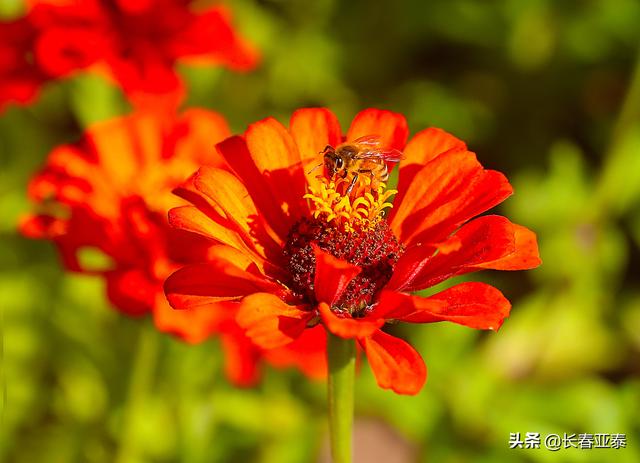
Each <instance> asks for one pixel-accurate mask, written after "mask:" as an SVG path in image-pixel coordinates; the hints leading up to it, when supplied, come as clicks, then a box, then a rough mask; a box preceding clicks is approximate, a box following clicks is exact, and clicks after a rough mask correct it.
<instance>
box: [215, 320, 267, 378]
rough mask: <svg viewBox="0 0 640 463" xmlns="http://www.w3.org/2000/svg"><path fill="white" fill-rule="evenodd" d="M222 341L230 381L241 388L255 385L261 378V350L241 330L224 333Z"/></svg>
mask: <svg viewBox="0 0 640 463" xmlns="http://www.w3.org/2000/svg"><path fill="white" fill-rule="evenodd" d="M220 340H221V341H222V351H223V353H224V372H225V374H226V375H227V378H229V381H231V382H232V383H233V384H235V385H236V386H240V387H247V386H252V385H254V384H255V383H256V382H257V381H258V379H259V377H260V370H259V368H258V364H259V360H260V352H261V351H260V349H259V348H258V347H256V345H255V344H253V342H251V340H250V339H249V338H247V337H246V336H245V335H244V334H243V333H242V332H241V331H240V329H238V330H233V331H227V332H225V333H223V334H222V336H221V337H220Z"/></svg>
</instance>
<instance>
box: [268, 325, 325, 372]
mask: <svg viewBox="0 0 640 463" xmlns="http://www.w3.org/2000/svg"><path fill="white" fill-rule="evenodd" d="M263 355H264V357H265V359H266V361H267V362H269V363H270V364H271V365H274V366H276V367H288V366H295V367H297V368H299V369H300V370H301V371H302V372H303V373H304V374H305V375H307V376H308V377H310V378H312V379H324V378H326V377H327V332H326V331H325V329H324V327H323V326H322V325H316V326H314V327H313V328H309V329H306V330H304V331H303V332H302V334H301V335H300V337H299V338H298V339H296V340H295V341H293V342H292V343H291V344H287V345H286V346H283V347H279V348H277V349H269V350H266V351H264V352H263Z"/></svg>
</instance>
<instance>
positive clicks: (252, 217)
mask: <svg viewBox="0 0 640 463" xmlns="http://www.w3.org/2000/svg"><path fill="white" fill-rule="evenodd" d="M194 183H195V186H196V188H197V189H198V191H200V192H201V193H202V194H204V195H205V196H207V197H208V198H210V199H211V201H213V202H214V203H215V204H217V206H218V207H219V208H220V209H222V211H223V213H224V215H225V217H226V219H227V220H229V222H231V223H233V224H234V225H235V227H234V228H235V230H236V231H237V232H238V233H240V235H241V236H242V238H243V241H244V242H245V243H246V244H247V245H248V246H249V247H250V248H251V249H254V250H255V251H256V252H258V254H260V255H261V256H263V257H266V258H271V259H278V258H279V257H280V256H281V248H282V243H281V242H279V241H277V240H278V238H277V236H275V234H274V233H273V232H272V231H271V230H270V229H269V227H268V225H267V224H266V222H265V221H264V219H263V218H262V217H261V215H260V213H259V211H258V209H257V208H256V205H255V204H254V202H253V201H252V199H251V197H250V196H249V192H248V191H247V189H246V188H245V186H244V185H243V184H242V182H241V181H240V180H239V179H238V178H237V177H236V176H235V175H233V174H232V173H230V172H228V171H226V170H223V169H217V168H215V167H201V168H200V170H199V171H198V173H197V175H196V177H195V179H194Z"/></svg>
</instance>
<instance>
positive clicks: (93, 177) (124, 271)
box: [21, 109, 324, 384]
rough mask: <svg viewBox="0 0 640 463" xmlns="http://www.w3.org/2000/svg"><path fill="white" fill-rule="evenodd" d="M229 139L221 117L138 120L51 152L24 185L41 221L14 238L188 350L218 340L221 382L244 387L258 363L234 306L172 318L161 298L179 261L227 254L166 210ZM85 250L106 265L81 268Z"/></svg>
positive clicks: (313, 337)
mask: <svg viewBox="0 0 640 463" xmlns="http://www.w3.org/2000/svg"><path fill="white" fill-rule="evenodd" d="M228 133H229V131H228V128H227V124H226V122H225V121H224V119H223V118H222V117H221V116H219V115H218V114H216V113H213V112H209V111H206V110H199V109H191V110H188V111H186V112H185V113H184V114H182V115H180V116H176V117H174V118H166V117H162V118H160V117H158V116H157V115H153V114H150V113H137V114H134V115H131V116H128V117H123V118H119V119H114V120H111V121H107V122H104V123H100V124H96V125H95V126H93V127H91V128H90V129H88V130H87V133H86V135H85V137H84V139H83V141H82V142H80V143H78V144H75V145H67V146H61V147H58V148H56V149H54V150H53V151H52V152H51V153H50V155H49V157H48V159H47V162H46V165H45V167H44V168H43V169H42V171H41V172H39V173H38V174H37V175H35V176H34V178H33V179H32V180H31V182H30V184H29V196H30V197H31V199H32V200H34V201H35V202H36V203H37V205H38V209H39V212H38V213H36V214H33V215H31V216H29V217H26V218H25V219H24V220H23V222H22V224H21V230H22V232H23V233H24V234H25V235H26V236H29V237H32V238H40V239H49V240H52V241H53V242H54V243H55V244H56V245H57V247H58V248H59V251H60V254H61V256H62V259H63V262H64V264H65V267H66V268H67V269H69V270H71V271H74V272H82V273H87V274H95V275H99V276H102V277H104V279H105V281H106V291H107V295H108V298H109V300H110V301H111V302H112V303H113V304H114V305H115V306H116V307H117V308H118V309H119V310H121V311H122V312H124V313H126V314H129V315H143V314H145V313H148V312H152V313H153V317H154V320H155V323H156V325H157V327H158V329H160V330H161V331H165V332H170V333H173V334H176V335H178V336H180V337H181V338H183V339H184V340H186V341H187V342H199V341H202V340H204V339H205V338H206V337H208V336H209V335H210V334H212V333H219V334H220V337H221V340H222V343H223V346H224V348H225V353H226V354H227V360H228V361H227V362H226V367H227V372H228V374H229V376H230V377H231V379H232V380H234V381H235V382H236V383H239V384H249V383H251V382H253V381H255V380H256V379H257V374H258V370H257V361H258V359H259V358H262V357H264V356H265V355H263V354H262V352H261V349H258V348H257V347H256V346H255V345H254V344H253V343H252V342H251V341H250V340H249V339H248V338H247V337H246V336H245V335H244V332H243V330H241V329H240V327H239V326H238V325H237V323H236V321H235V315H236V312H237V310H238V304H236V303H228V302H225V303H220V304H215V303H213V304H211V305H210V306H208V307H203V308H201V309H196V310H192V311H176V310H173V309H172V308H171V307H170V306H169V304H168V303H167V301H166V298H165V297H164V294H163V291H162V283H163V281H164V279H165V278H166V277H167V276H168V275H169V274H170V273H171V272H172V271H173V270H175V269H177V268H178V262H185V261H198V260H206V259H210V258H214V259H222V258H225V256H227V255H228V252H227V250H226V249H225V248H224V247H223V246H219V245H215V244H214V245H212V243H211V242H210V241H208V240H205V239H203V238H200V237H197V236H195V235H193V234H190V233H186V232H183V231H180V230H175V229H174V228H172V227H170V226H169V224H168V222H167V211H168V210H169V209H170V208H171V207H174V206H179V205H182V204H185V202H184V201H182V200H181V199H179V198H178V197H177V196H175V195H173V194H172V193H171V191H172V189H173V188H174V187H176V186H177V185H179V184H180V183H181V182H183V181H184V180H185V179H186V178H188V176H189V174H191V173H192V172H194V171H195V170H196V169H197V166H201V165H209V166H216V168H223V167H224V166H225V161H224V160H223V159H222V158H220V157H219V156H218V155H217V153H216V151H215V148H214V145H215V143H217V142H219V141H221V140H222V139H224V138H225V137H226V136H227V135H228ZM87 248H91V249H96V250H100V251H102V253H103V254H104V255H106V256H107V257H108V258H109V259H110V263H109V264H108V265H106V266H102V267H98V268H96V267H91V266H89V265H88V264H87V262H85V261H86V259H84V260H83V252H84V251H85V250H86V249H87ZM213 307H216V308H218V309H219V310H211V309H212V308H213ZM310 341H312V345H314V346H317V345H319V344H318V339H317V333H309V335H308V336H307V337H306V338H304V339H301V340H300V341H299V342H298V344H297V345H294V346H291V347H287V348H286V349H281V350H280V351H279V352H271V353H269V354H266V356H267V357H269V358H272V357H273V359H274V363H275V364H277V365H299V364H300V362H299V360H298V357H299V355H298V354H297V352H296V349H298V348H300V349H303V350H304V351H308V350H309V349H308V348H307V347H306V345H307V344H308V343H309V342H310ZM320 342H321V341H320ZM317 350H318V351H319V354H318V356H320V362H319V363H315V364H305V365H302V367H303V370H304V371H307V372H309V373H310V374H311V375H312V376H322V374H323V372H324V361H323V359H322V358H321V354H322V349H321V347H318V348H317Z"/></svg>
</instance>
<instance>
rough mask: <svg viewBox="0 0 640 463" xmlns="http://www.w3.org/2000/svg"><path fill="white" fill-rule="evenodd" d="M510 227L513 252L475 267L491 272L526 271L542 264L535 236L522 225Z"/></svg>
mask: <svg viewBox="0 0 640 463" xmlns="http://www.w3.org/2000/svg"><path fill="white" fill-rule="evenodd" d="M512 225H513V228H514V238H515V251H514V252H512V253H511V254H508V255H506V256H504V257H501V258H499V259H496V260H494V261H491V262H484V263H482V264H478V265H476V266H477V267H482V268H486V269H492V270H528V269H532V268H536V267H537V266H538V265H540V264H541V263H542V260H541V259H540V253H539V251H538V240H537V239H536V234H535V233H534V232H532V231H531V230H529V229H528V228H526V227H523V226H522V225H517V224H512Z"/></svg>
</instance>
